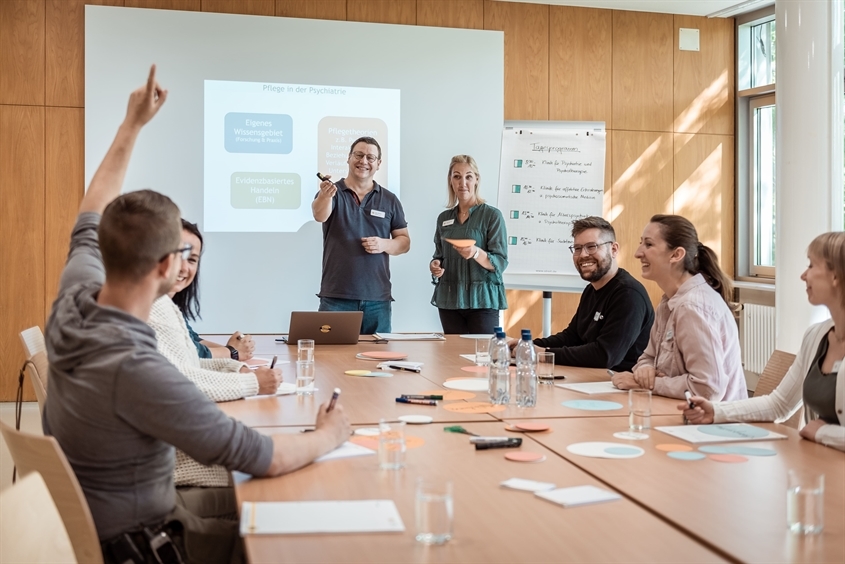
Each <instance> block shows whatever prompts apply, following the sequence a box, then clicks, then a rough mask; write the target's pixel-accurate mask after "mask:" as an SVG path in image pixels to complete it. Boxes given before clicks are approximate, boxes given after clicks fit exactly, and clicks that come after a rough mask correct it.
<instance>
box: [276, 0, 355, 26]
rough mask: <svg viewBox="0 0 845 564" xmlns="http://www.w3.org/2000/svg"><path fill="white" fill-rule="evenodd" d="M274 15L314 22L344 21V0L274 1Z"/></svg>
mask: <svg viewBox="0 0 845 564" xmlns="http://www.w3.org/2000/svg"><path fill="white" fill-rule="evenodd" d="M276 15H277V16H283V17H286V18H310V19H314V20H342V21H345V20H346V0H276Z"/></svg>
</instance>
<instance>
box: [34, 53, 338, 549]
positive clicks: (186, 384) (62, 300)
mask: <svg viewBox="0 0 845 564" xmlns="http://www.w3.org/2000/svg"><path fill="white" fill-rule="evenodd" d="M166 98H167V91H166V90H163V89H162V88H161V87H160V86H159V85H158V83H157V82H156V79H155V66H153V67H152V68H151V69H150V76H149V79H148V80H147V84H146V85H145V86H143V87H141V88H139V89H138V90H136V91H134V92H133V93H132V95H131V96H130V98H129V107H128V109H127V112H126V118H125V119H124V121H123V124H122V125H121V126H120V128H119V129H118V132H117V136H116V137H115V140H114V142H113V143H112V145H111V147H110V148H109V150H108V153H107V154H106V156H105V158H104V159H103V162H102V164H101V165H100V167H99V169H98V170H97V172H96V174H95V175H94V178H93V179H92V180H91V185H90V186H89V188H88V192H87V193H86V194H85V197H84V198H83V199H82V203H81V205H80V209H79V212H80V213H79V217H78V219H77V222H76V225H75V227H74V229H73V233H72V237H71V244H70V253H69V255H68V260H67V264H66V266H65V270H64V272H63V273H62V279H61V284H60V288H59V296H58V298H57V299H56V301H55V303H54V304H53V310H52V313H51V314H50V319H49V321H48V323H47V331H46V340H47V351H48V358H49V361H50V373H49V378H50V394H49V396H48V398H47V403H46V406H45V410H44V417H43V424H44V431H45V433H46V434H48V435H53V436H54V437H55V438H56V440H58V442H59V445H61V447H62V450H63V451H64V453H65V455H66V456H67V458H68V461H69V462H70V465H71V467H72V468H73V470H74V472H75V473H76V476H77V478H78V479H79V483H80V485H81V486H82V491H83V493H84V494H85V498H86V499H87V501H88V505H89V507H90V508H91V514H92V516H93V518H94V524H95V525H96V527H97V533H98V534H99V537H100V541H101V543H102V547H103V556H104V559H105V561H106V562H107V563H109V562H121V563H123V562H126V561H129V562H154V561H158V562H162V561H164V562H181V561H184V562H229V561H230V560H231V559H233V558H234V559H238V558H241V557H242V547H241V544H240V542H239V539H238V531H237V523H236V522H233V521H218V520H214V519H201V518H199V517H197V516H195V515H192V514H191V513H190V512H188V511H187V510H185V509H184V508H182V507H179V506H178V505H177V502H176V495H175V489H174V486H173V465H174V448H173V447H174V446H175V447H177V448H179V449H181V450H182V451H184V452H186V453H187V454H188V455H189V456H191V457H193V458H194V459H195V460H198V461H200V462H202V463H204V464H219V465H222V466H224V467H226V468H228V469H230V470H240V471H243V472H247V473H249V474H252V475H255V476H275V475H279V474H283V473H286V472H291V471H293V470H296V469H298V468H300V467H302V466H305V465H307V464H309V463H310V462H312V461H313V460H314V459H315V458H317V457H318V456H320V455H322V454H324V453H326V452H328V451H330V450H332V449H334V448H335V447H337V446H338V445H340V444H341V443H343V442H344V440H346V438H348V437H349V434H350V427H349V422H348V420H347V418H346V416H345V415H344V413H343V409H342V408H341V407H340V406H338V407H336V408H335V409H334V410H332V411H328V410H327V405H324V406H323V407H322V409H320V410H319V415H318V416H317V423H316V426H317V430H316V432H314V433H306V434H300V433H296V434H290V435H273V436H265V435H260V434H258V433H257V432H255V431H253V430H252V429H249V428H247V427H245V426H244V425H242V424H240V423H238V422H237V421H234V420H232V419H230V418H229V417H227V416H225V415H224V414H223V413H222V412H221V411H220V410H219V409H218V408H217V406H216V405H215V404H214V403H213V402H212V401H210V400H209V399H208V398H206V396H205V395H204V394H203V393H202V392H201V391H200V390H199V389H198V388H197V387H196V386H195V385H194V384H193V383H192V382H191V381H190V380H188V379H187V378H185V377H184V376H183V375H182V374H181V373H180V372H179V370H177V369H176V368H175V367H174V366H173V365H172V364H170V363H169V362H168V361H167V360H166V359H165V358H164V357H162V356H161V355H160V354H159V353H158V352H157V350H156V338H155V333H154V332H153V330H152V329H151V328H150V327H149V326H148V325H147V324H146V320H147V317H148V315H149V312H150V308H151V306H152V304H153V302H154V301H155V300H156V299H157V298H158V297H159V296H162V295H163V294H165V293H167V292H168V290H170V288H171V286H172V285H173V283H174V281H175V279H176V275H177V273H178V271H179V266H180V261H181V260H183V257H185V254H186V253H189V252H190V246H187V248H186V247H185V246H184V245H182V244H181V232H182V227H181V223H180V213H179V209H178V208H177V207H176V205H175V204H174V203H173V202H172V201H171V200H170V199H169V198H167V197H166V196H163V195H161V194H158V193H156V192H153V191H151V190H141V191H139V192H130V193H128V194H124V195H122V196H120V197H118V194H119V193H120V189H121V185H122V184H123V178H124V176H125V173H126V168H127V165H128V163H129V157H130V154H131V152H132V148H133V146H134V144H135V140H136V139H137V136H138V133H139V132H140V131H141V128H142V127H143V126H144V125H145V124H146V123H147V122H148V121H149V120H151V119H152V118H153V116H155V114H156V113H157V112H158V110H159V108H160V107H161V106H162V104H164V101H165V100H166ZM162 533H164V535H162Z"/></svg>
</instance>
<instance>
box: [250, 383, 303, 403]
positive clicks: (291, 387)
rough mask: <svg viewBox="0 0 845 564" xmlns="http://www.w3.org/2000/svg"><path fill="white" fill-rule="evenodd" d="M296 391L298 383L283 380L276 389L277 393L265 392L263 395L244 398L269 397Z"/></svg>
mask: <svg viewBox="0 0 845 564" xmlns="http://www.w3.org/2000/svg"><path fill="white" fill-rule="evenodd" d="M293 393H296V384H291V383H290V382H282V383H281V384H279V388H278V389H277V390H276V393H275V394H265V395H261V396H247V397H245V398H244V399H248V400H251V399H258V398H269V397H273V396H287V395H290V394H293Z"/></svg>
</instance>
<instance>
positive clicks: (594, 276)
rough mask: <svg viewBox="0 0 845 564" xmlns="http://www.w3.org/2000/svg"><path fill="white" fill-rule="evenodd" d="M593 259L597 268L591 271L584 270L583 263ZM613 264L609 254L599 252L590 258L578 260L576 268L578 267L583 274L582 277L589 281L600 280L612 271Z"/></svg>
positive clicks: (579, 272)
mask: <svg viewBox="0 0 845 564" xmlns="http://www.w3.org/2000/svg"><path fill="white" fill-rule="evenodd" d="M591 260H592V261H593V262H595V263H596V266H595V268H594V269H593V270H592V271H591V272H589V271H587V272H585V271H584V270H582V269H581V263H582V262H590V261H591ZM611 264H612V260H611V258H610V257H609V256H599V254H598V253H596V254H595V255H593V256H592V257H590V258H589V259H584V260H582V261H578V262H577V263H576V264H575V268H576V269H578V274H580V275H581V279H583V280H586V281H587V282H598V281H599V280H601V279H602V277H604V275H605V274H607V273H608V272H610V266H611Z"/></svg>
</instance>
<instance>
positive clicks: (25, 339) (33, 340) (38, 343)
mask: <svg viewBox="0 0 845 564" xmlns="http://www.w3.org/2000/svg"><path fill="white" fill-rule="evenodd" d="M20 335H21V343H23V350H24V352H25V353H26V358H32V357H33V356H35V353H38V352H42V351H43V352H46V351H47V345H46V344H45V343H44V333H42V332H41V328H40V327H38V326H37V325H36V326H35V327H30V328H29V329H24V330H23V331H21V333H20Z"/></svg>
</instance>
